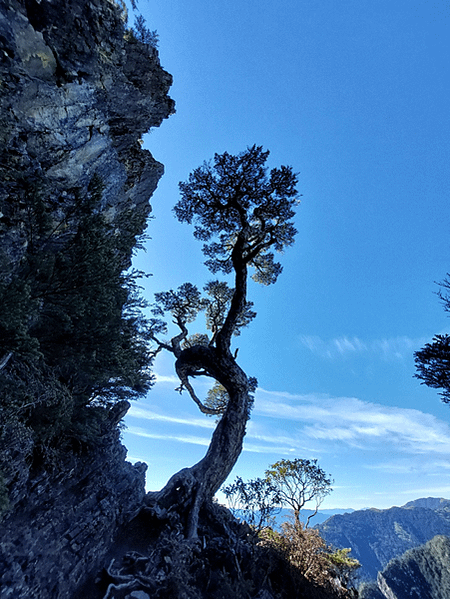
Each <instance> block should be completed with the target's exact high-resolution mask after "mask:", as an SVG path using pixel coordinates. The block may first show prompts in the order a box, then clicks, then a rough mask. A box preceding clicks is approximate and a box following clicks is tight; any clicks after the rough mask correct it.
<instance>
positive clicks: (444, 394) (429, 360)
mask: <svg viewBox="0 0 450 599" xmlns="http://www.w3.org/2000/svg"><path fill="white" fill-rule="evenodd" d="M440 287H441V289H440V290H439V292H438V296H439V297H440V299H441V301H442V303H443V305H444V310H445V311H446V312H450V294H449V292H450V275H447V277H446V278H445V279H444V280H443V282H442V283H441V284H440ZM414 360H415V363H416V369H417V372H416V374H415V376H416V378H418V379H421V380H422V382H423V384H425V385H427V386H428V387H431V388H433V389H442V391H441V392H440V394H439V395H440V396H441V398H442V401H443V402H444V403H450V335H447V334H444V335H435V336H434V337H433V340H432V342H431V343H427V344H426V345H425V346H424V347H423V348H422V349H421V350H419V351H416V352H415V353H414Z"/></svg>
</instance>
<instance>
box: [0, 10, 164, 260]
mask: <svg viewBox="0 0 450 599" xmlns="http://www.w3.org/2000/svg"><path fill="white" fill-rule="evenodd" d="M125 18H126V17H125V15H124V12H123V10H122V9H121V7H119V6H118V5H117V4H116V3H115V2H113V1H112V0H92V1H88V0H68V1H67V2H64V3H61V2H59V1H57V0H42V1H39V0H27V1H23V2H20V1H14V0H10V1H8V0H6V1H5V0H1V2H0V50H1V52H0V147H1V150H2V151H1V158H0V161H1V162H0V179H1V181H2V185H1V187H0V212H1V215H0V233H2V234H3V235H2V237H3V239H2V249H3V250H4V251H7V253H8V258H9V260H11V259H13V258H16V259H19V258H20V254H21V247H22V246H23V239H22V238H21V235H20V231H17V230H15V229H14V228H13V227H12V228H11V227H10V225H11V222H12V221H13V220H14V211H15V210H17V208H18V207H17V180H18V178H22V179H23V178H24V177H28V178H32V177H39V178H40V180H41V181H43V182H44V185H45V191H46V192H47V197H49V198H50V199H51V200H53V202H54V203H55V204H57V203H58V202H60V203H61V202H63V201H64V197H65V196H66V195H67V194H70V193H71V192H72V191H73V190H74V189H77V188H78V189H79V188H81V189H83V188H86V186H87V184H88V182H89V181H90V180H91V178H92V176H93V175H94V174H97V175H98V176H99V177H100V178H101V180H102V182H103V185H104V186H105V190H104V194H103V198H104V200H103V205H102V207H101V209H102V210H103V211H104V212H105V213H106V214H107V215H108V216H109V218H110V219H113V218H114V216H115V215H116V214H117V212H118V211H120V210H121V209H123V208H124V207H125V206H126V207H128V208H130V207H133V206H136V205H139V206H140V209H141V210H142V211H143V212H148V211H149V210H150V207H149V204H148V199H149V197H150V196H151V194H152V193H153V191H154V190H155V188H156V186H157V183H158V180H159V178H160V177H161V175H162V173H163V166H162V165H161V164H160V163H158V162H157V161H155V160H154V159H153V157H152V155H151V154H150V152H148V151H147V150H142V148H141V141H140V140H141V138H142V135H143V134H144V133H145V132H147V131H148V130H149V129H150V128H151V127H157V126H159V125H160V124H161V122H162V120H163V119H164V118H167V117H168V116H169V115H170V114H171V113H173V111H174V104H173V101H172V100H171V99H170V98H169V97H168V96H167V92H168V89H169V87H170V85H171V82H172V79H171V76H170V75H169V74H168V73H166V72H165V71H163V69H162V68H161V66H160V63H159V59H158V54H157V51H156V49H154V48H152V47H150V46H148V45H146V44H143V43H141V42H139V41H137V40H136V39H135V38H134V36H133V35H131V34H127V33H126V30H125V23H124V20H125Z"/></svg>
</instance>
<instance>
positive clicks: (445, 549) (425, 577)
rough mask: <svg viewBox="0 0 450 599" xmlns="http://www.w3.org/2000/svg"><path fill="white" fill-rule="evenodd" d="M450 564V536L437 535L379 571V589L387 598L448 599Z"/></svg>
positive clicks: (449, 591)
mask: <svg viewBox="0 0 450 599" xmlns="http://www.w3.org/2000/svg"><path fill="white" fill-rule="evenodd" d="M449 565H450V538H448V537H445V536H442V535H438V536H436V537H434V538H433V539H431V541H428V543H425V545H421V546H420V547H416V548H415V549H411V550H409V551H406V552H405V553H404V554H403V555H402V556H401V557H396V558H395V559H393V560H391V561H390V562H389V564H388V565H387V566H386V568H385V569H384V570H383V571H382V572H379V573H378V578H377V584H378V588H379V590H380V592H381V593H382V595H383V597H384V598H385V599H447V598H448V597H449V596H450V568H449ZM364 597H366V595H364Z"/></svg>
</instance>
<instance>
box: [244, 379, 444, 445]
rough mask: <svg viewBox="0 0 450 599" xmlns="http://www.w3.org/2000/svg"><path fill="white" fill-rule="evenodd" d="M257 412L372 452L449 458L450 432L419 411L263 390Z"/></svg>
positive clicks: (321, 438) (307, 432)
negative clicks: (384, 450)
mask: <svg viewBox="0 0 450 599" xmlns="http://www.w3.org/2000/svg"><path fill="white" fill-rule="evenodd" d="M255 412H256V413H258V414H260V415H262V416H270V417H271V418H277V419H285V420H289V421H290V423H291V424H292V423H296V424H297V427H298V428H299V430H301V432H302V435H306V436H307V437H309V438H310V439H313V440H316V441H327V442H336V443H341V444H342V443H343V444H346V445H349V446H351V447H360V448H361V449H366V450H370V449H373V448H376V447H380V446H381V447H384V448H386V447H388V446H390V447H395V448H396V450H397V451H399V452H406V453H409V454H421V453H428V454H435V455H436V454H446V455H450V427H449V426H448V425H447V424H446V423H445V422H442V421H440V420H438V419H437V418H436V417H434V416H432V415H431V414H426V413H424V412H421V411H419V410H413V409H405V408H399V407H392V406H384V405H381V404H375V403H370V402H365V401H361V400H360V399H357V398H346V397H331V396H328V395H290V394H287V393H276V392H269V391H265V390H263V389H259V390H258V393H257V400H256V403H255Z"/></svg>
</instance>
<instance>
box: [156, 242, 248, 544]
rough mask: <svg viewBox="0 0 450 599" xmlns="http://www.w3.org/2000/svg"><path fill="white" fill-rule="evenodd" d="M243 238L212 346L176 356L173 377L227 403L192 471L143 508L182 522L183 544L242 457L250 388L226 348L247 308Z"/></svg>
mask: <svg viewBox="0 0 450 599" xmlns="http://www.w3.org/2000/svg"><path fill="white" fill-rule="evenodd" d="M244 243H245V232H244V233H241V235H240V236H238V239H237V242H236V244H235V247H234V250H233V254H232V260H233V266H234V271H235V289H234V293H233V298H232V301H231V306H230V309H229V311H228V314H227V317H226V319H225V322H224V324H223V327H222V329H221V330H220V331H219V333H218V335H217V339H216V341H215V344H214V345H213V346H211V345H209V346H207V345H194V346H193V347H189V348H186V349H183V350H181V351H179V352H177V354H178V357H177V360H176V363H175V369H176V372H177V374H178V376H179V378H180V380H181V381H182V383H183V384H185V385H186V383H187V381H188V377H189V376H198V375H199V374H203V375H206V376H209V377H212V378H213V379H215V380H216V381H218V382H219V383H220V384H221V385H223V387H225V389H226V391H227V393H228V396H229V400H228V403H227V407H226V409H225V412H224V414H223V416H222V418H221V419H220V421H219V423H218V424H217V426H216V429H215V430H214V433H213V435H212V438H211V443H210V445H209V448H208V451H207V452H206V455H205V456H204V458H203V459H201V460H200V461H199V462H198V463H197V464H195V465H194V466H192V467H191V468H183V469H182V470H180V471H179V472H177V473H176V474H174V475H173V476H172V477H171V478H170V480H169V481H168V483H167V484H166V486H165V487H164V488H163V489H161V491H158V492H155V493H148V494H147V496H146V503H147V504H149V505H152V504H153V505H154V504H157V505H159V506H160V507H162V508H164V509H166V510H168V509H170V510H175V511H176V512H178V513H179V514H180V515H181V516H182V517H184V519H185V534H186V537H187V538H195V537H196V536H197V527H198V518H199V512H200V509H201V507H202V505H203V504H204V503H205V502H206V501H208V500H211V499H212V498H213V497H214V494H215V493H216V491H217V490H218V489H219V488H220V486H221V485H222V484H223V483H224V482H225V480H226V478H227V477H228V475H229V474H230V472H231V470H232V469H233V467H234V465H235V463H236V461H237V459H238V457H239V455H240V453H241V451H242V444H243V440H244V436H245V432H246V425H247V420H248V417H249V411H250V392H251V390H252V389H251V387H252V386H251V383H250V381H249V379H248V377H247V375H246V374H245V372H244V371H243V370H242V368H240V366H239V365H238V364H237V362H236V360H235V358H234V357H233V355H232V353H231V350H230V345H231V337H232V334H233V332H234V330H235V328H236V323H237V321H238V318H239V315H240V314H241V312H242V311H243V309H244V307H245V304H246V295H247V264H246V261H245V260H244V259H243V258H242V254H243V250H242V246H243V244H244Z"/></svg>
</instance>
